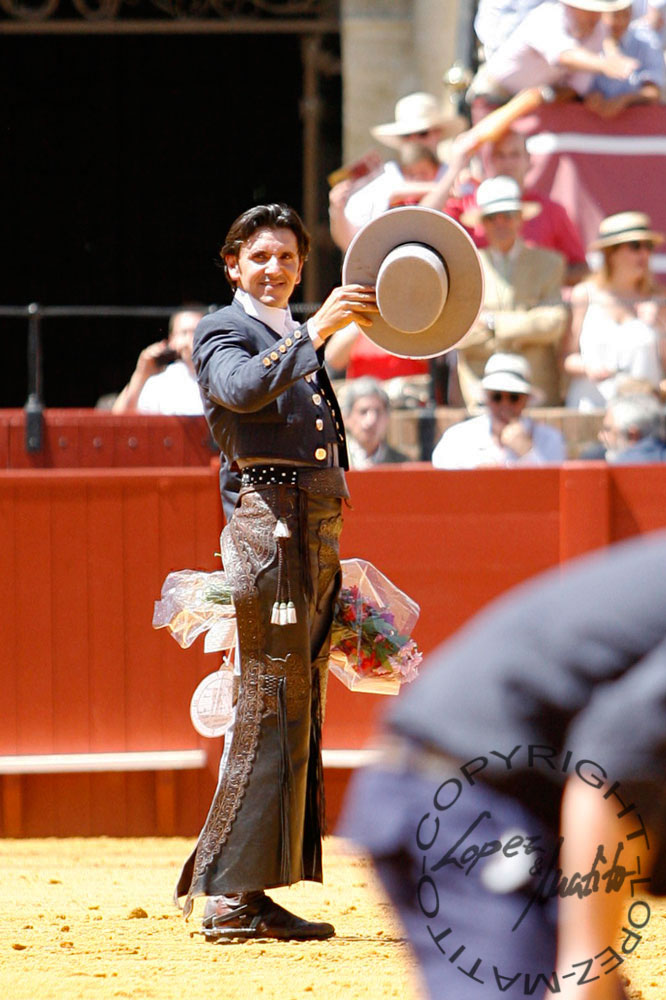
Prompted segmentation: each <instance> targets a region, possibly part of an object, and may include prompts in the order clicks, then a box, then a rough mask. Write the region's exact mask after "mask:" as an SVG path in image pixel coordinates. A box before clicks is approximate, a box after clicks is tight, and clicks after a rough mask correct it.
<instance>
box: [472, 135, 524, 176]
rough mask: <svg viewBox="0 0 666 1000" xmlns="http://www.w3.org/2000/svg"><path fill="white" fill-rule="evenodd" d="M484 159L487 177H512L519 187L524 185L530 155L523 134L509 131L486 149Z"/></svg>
mask: <svg viewBox="0 0 666 1000" xmlns="http://www.w3.org/2000/svg"><path fill="white" fill-rule="evenodd" d="M483 160H484V164H483V166H484V170H485V174H486V177H512V178H513V180H514V181H515V182H516V183H517V184H518V185H519V187H521V188H522V187H523V184H524V183H525V175H526V174H527V171H528V170H529V167H530V157H529V153H528V152H527V149H526V148H525V140H524V138H523V137H522V136H520V135H518V134H517V133H516V132H507V134H506V135H505V136H503V137H502V138H501V139H499V140H498V141H497V142H494V143H492V145H489V146H487V147H486V148H485V149H484V156H483Z"/></svg>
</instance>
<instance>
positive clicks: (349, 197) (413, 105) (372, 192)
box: [329, 92, 463, 253]
mask: <svg viewBox="0 0 666 1000" xmlns="http://www.w3.org/2000/svg"><path fill="white" fill-rule="evenodd" d="M462 128H463V122H462V120H461V119H460V118H457V117H456V116H454V115H451V114H449V113H447V112H445V111H443V110H442V107H441V105H440V102H439V101H438V100H437V98H436V97H434V96H433V95H432V94H425V93H421V92H417V93H414V94H408V95H407V96H406V97H403V98H401V99H400V100H399V101H398V103H397V104H396V106H395V121H394V122H389V123H387V124H385V125H376V126H375V127H374V128H372V129H370V132H371V134H372V136H373V138H375V139H377V140H378V142H381V143H382V144H384V145H386V146H389V147H390V148H391V149H393V150H397V151H398V153H400V151H401V150H403V149H405V148H406V147H407V146H409V145H411V144H413V143H418V144H419V145H422V146H423V145H425V146H427V147H429V148H430V149H431V150H432V152H433V153H435V154H436V153H437V147H438V146H439V144H440V143H441V142H442V140H443V139H446V138H448V137H449V136H453V135H456V133H457V132H460V131H461V129H462ZM404 182H405V178H404V176H403V173H402V171H401V169H400V166H399V165H398V163H397V162H396V161H395V160H389V161H388V162H387V163H385V164H384V168H383V170H382V172H381V173H380V174H379V176H376V177H373V178H372V179H371V180H370V181H369V182H368V183H361V186H359V184H358V182H350V181H348V180H345V181H341V182H340V184H336V185H335V186H334V187H333V188H331V191H330V194H329V220H330V227H331V236H332V237H333V241H334V242H335V243H336V245H337V246H338V247H339V248H340V250H342V252H343V253H344V251H345V250H346V249H347V247H348V246H349V244H350V243H351V240H352V238H353V236H354V235H355V234H356V233H357V232H358V230H359V229H361V228H362V227H363V226H364V225H365V224H366V222H370V220H371V219H375V218H377V216H378V215H381V214H382V212H385V211H386V210H387V209H388V208H389V206H390V201H391V196H392V194H393V192H394V190H395V189H396V188H400V187H403V186H404Z"/></svg>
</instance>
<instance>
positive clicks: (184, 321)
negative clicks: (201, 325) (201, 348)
mask: <svg viewBox="0 0 666 1000" xmlns="http://www.w3.org/2000/svg"><path fill="white" fill-rule="evenodd" d="M201 315H202V314H201V313H199V312H180V313H177V314H176V315H175V316H174V318H173V321H172V323H171V330H170V331H169V347H172V348H173V350H174V351H178V353H179V354H180V356H181V358H182V360H183V361H184V362H185V363H186V364H189V363H190V362H191V360H192V344H193V341H194V331H195V330H196V327H197V323H198V322H199V320H200V319H201Z"/></svg>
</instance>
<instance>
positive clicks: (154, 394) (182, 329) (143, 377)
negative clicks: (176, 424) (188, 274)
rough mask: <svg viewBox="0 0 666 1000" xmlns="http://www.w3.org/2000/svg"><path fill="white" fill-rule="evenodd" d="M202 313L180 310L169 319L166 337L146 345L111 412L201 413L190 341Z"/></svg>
mask: <svg viewBox="0 0 666 1000" xmlns="http://www.w3.org/2000/svg"><path fill="white" fill-rule="evenodd" d="M202 316H203V312H202V311H201V310H199V309H181V310H179V311H178V312H175V313H174V314H173V315H172V316H171V317H170V319H169V331H168V335H167V337H166V339H165V340H159V341H156V343H154V344H149V345H148V347H145V348H144V349H143V350H142V351H141V353H140V355H139V357H138V360H137V363H136V368H135V369H134V371H133V373H132V376H131V378H130V380H129V382H128V383H127V385H126V386H125V388H124V389H123V390H122V391H121V392H120V393H119V395H118V396H117V397H116V399H115V401H114V403H113V405H112V407H111V412H112V413H161V414H178V415H181V416H202V415H203V403H202V401H201V394H200V392H199V386H198V384H197V378H196V372H195V371H194V364H193V363H192V344H193V341H194V331H195V329H196V327H197V323H198V322H199V320H200V319H201V318H202Z"/></svg>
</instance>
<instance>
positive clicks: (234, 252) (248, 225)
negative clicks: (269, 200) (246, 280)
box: [220, 204, 310, 288]
mask: <svg viewBox="0 0 666 1000" xmlns="http://www.w3.org/2000/svg"><path fill="white" fill-rule="evenodd" d="M266 228H268V229H291V231H292V233H293V234H294V236H295V237H296V243H297V244H298V256H299V258H300V260H301V261H304V260H307V256H308V254H309V252H310V234H309V233H308V231H307V229H306V228H305V226H304V225H303V220H302V219H301V217H300V215H299V214H298V212H296V211H295V210H294V209H293V208H290V207H289V205H282V204H272V205H255V207H254V208H249V209H248V210H247V212H243V214H242V215H239V216H238V218H237V219H236V221H235V222H232V224H231V227H230V229H229V232H228V233H227V235H226V239H225V241H224V243H223V245H222V248H221V250H220V257H221V258H222V265H223V267H224V273H225V275H226V279H227V281H228V282H229V284H230V285H231V287H232V288H235V287H236V285H235V283H234V282H233V281H232V280H231V277H230V275H229V271H228V270H227V265H226V261H225V257H226V256H227V255H229V256H231V257H238V255H239V254H240V251H241V247H242V246H243V244H244V243H245V242H246V241H247V240H249V238H250V236H252V234H253V233H256V231H257V230H258V229H266Z"/></svg>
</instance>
